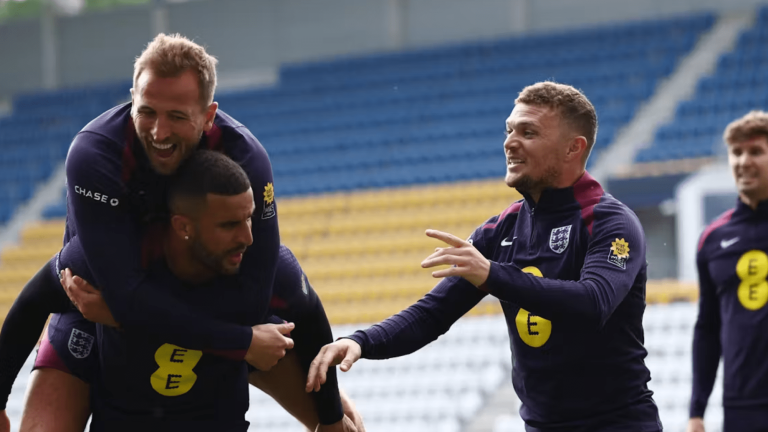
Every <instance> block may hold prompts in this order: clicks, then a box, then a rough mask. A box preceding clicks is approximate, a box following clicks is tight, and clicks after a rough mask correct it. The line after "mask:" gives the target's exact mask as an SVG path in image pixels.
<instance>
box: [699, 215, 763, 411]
mask: <svg viewBox="0 0 768 432" xmlns="http://www.w3.org/2000/svg"><path fill="white" fill-rule="evenodd" d="M696 264H697V266H698V272H699V289H700V296H699V317H698V320H697V321H696V327H695V328H694V333H693V395H692V397H691V407H690V415H691V417H702V416H703V415H704V411H705V409H706V407H707V400H708V399H709V395H710V393H712V387H713V386H714V383H715V376H716V374H717V367H718V364H719V362H720V357H721V355H722V358H723V366H724V371H723V372H724V374H723V406H725V407H726V408H728V407H734V408H754V409H757V410H763V411H766V410H768V362H766V357H767V356H768V307H766V302H768V281H767V280H766V277H768V201H763V202H761V203H759V204H758V206H757V209H756V210H753V209H752V208H750V207H749V206H748V205H746V204H744V203H743V202H741V200H739V201H738V203H737V204H736V208H735V209H731V210H729V211H727V212H726V213H724V214H723V215H721V216H720V217H719V218H717V219H716V220H715V221H714V222H712V224H710V225H709V226H708V227H707V228H706V229H705V230H704V233H703V234H702V236H701V239H700V241H699V251H698V254H697V256H696Z"/></svg>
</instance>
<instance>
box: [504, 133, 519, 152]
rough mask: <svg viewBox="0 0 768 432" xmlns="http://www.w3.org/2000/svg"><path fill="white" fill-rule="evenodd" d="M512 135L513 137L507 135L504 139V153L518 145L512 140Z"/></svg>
mask: <svg viewBox="0 0 768 432" xmlns="http://www.w3.org/2000/svg"><path fill="white" fill-rule="evenodd" d="M512 135H513V134H509V135H507V137H506V138H505V139H504V150H505V151H509V150H512V149H513V148H516V147H517V146H518V145H519V143H518V141H517V140H516V139H514V138H513V137H512Z"/></svg>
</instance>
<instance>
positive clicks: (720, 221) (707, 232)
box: [698, 209, 735, 251]
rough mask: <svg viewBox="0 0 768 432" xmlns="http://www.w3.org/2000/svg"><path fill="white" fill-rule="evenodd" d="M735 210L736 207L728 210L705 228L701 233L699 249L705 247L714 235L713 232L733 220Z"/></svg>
mask: <svg viewBox="0 0 768 432" xmlns="http://www.w3.org/2000/svg"><path fill="white" fill-rule="evenodd" d="M734 210H735V209H730V210H728V211H726V212H725V213H723V214H721V215H720V216H718V217H717V218H716V219H715V220H714V221H712V223H710V224H709V225H707V227H706V228H704V232H702V233H701V237H700V238H699V248H698V250H699V251H701V249H702V248H703V247H704V244H705V243H706V241H707V239H708V238H711V237H712V233H714V232H715V231H716V230H717V229H718V228H720V227H722V226H724V225H726V224H727V223H728V222H730V221H731V216H733V212H734Z"/></svg>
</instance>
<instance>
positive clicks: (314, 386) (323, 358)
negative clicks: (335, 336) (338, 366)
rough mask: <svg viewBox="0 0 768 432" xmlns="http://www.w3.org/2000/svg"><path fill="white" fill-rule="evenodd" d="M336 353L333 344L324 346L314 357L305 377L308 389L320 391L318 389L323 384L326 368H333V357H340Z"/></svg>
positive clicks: (337, 349)
mask: <svg viewBox="0 0 768 432" xmlns="http://www.w3.org/2000/svg"><path fill="white" fill-rule="evenodd" d="M337 351H339V348H338V347H337V346H335V345H333V344H330V345H326V346H324V347H323V348H322V349H320V352H319V353H318V354H317V357H315V359H314V360H313V361H312V364H311V365H310V367H309V374H308V375H307V388H308V389H310V390H314V391H318V390H320V387H321V386H322V385H323V384H325V380H326V378H327V372H328V368H329V367H331V366H334V365H335V363H334V361H335V357H336V356H337V355H341V353H340V352H338V353H337ZM310 390H307V391H310Z"/></svg>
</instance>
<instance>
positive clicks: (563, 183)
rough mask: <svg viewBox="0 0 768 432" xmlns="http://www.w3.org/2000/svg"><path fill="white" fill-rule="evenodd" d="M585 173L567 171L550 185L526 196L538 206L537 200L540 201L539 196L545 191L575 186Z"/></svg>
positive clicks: (582, 169)
mask: <svg viewBox="0 0 768 432" xmlns="http://www.w3.org/2000/svg"><path fill="white" fill-rule="evenodd" d="M586 171H587V170H586V169H585V168H580V169H578V170H575V171H569V172H567V173H563V174H562V175H560V176H559V177H558V179H557V180H556V181H554V182H553V183H552V184H551V185H549V186H547V187H542V188H536V189H535V190H531V191H529V192H528V194H529V195H530V196H531V199H532V200H533V202H534V203H536V204H538V203H539V200H540V199H541V194H542V193H543V192H544V190H545V189H565V188H569V187H571V186H573V185H574V184H576V182H577V181H579V179H580V178H581V176H583V175H584V173H585V172H586Z"/></svg>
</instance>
